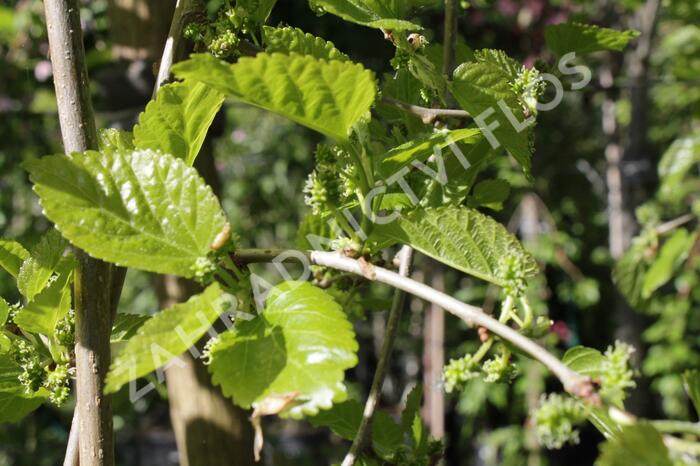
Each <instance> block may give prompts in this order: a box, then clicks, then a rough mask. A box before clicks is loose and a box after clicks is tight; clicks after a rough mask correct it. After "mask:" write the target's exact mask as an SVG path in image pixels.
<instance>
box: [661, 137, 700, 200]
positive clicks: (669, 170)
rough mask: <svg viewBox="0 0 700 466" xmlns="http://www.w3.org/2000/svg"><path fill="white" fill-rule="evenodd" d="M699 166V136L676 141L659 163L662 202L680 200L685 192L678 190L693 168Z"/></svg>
mask: <svg viewBox="0 0 700 466" xmlns="http://www.w3.org/2000/svg"><path fill="white" fill-rule="evenodd" d="M698 164H700V134H696V135H693V136H690V137H686V138H681V139H677V140H676V141H674V143H673V144H671V147H669V148H668V150H667V151H666V152H665V153H664V155H663V157H662V158H661V161H660V162H659V178H660V179H661V186H660V187H659V194H658V195H659V198H660V199H661V200H664V201H675V200H680V199H682V198H683V197H684V196H685V194H686V190H684V189H679V186H681V185H682V183H683V179H684V178H685V177H686V175H687V174H688V172H690V170H691V169H692V168H693V167H697V166H698Z"/></svg>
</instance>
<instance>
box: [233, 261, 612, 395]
mask: <svg viewBox="0 0 700 466" xmlns="http://www.w3.org/2000/svg"><path fill="white" fill-rule="evenodd" d="M289 252H290V251H289V250H285V249H240V250H238V251H236V252H235V253H234V257H233V258H234V260H235V261H236V262H237V263H240V264H247V263H253V262H271V261H272V260H273V259H275V258H276V257H278V256H280V257H284V258H285V261H289V260H294V258H298V257H299V254H301V255H303V256H305V257H306V258H307V259H308V260H309V262H310V263H311V264H315V265H321V266H324V267H329V268H332V269H336V270H341V271H344V272H350V273H354V274H356V275H360V276H363V277H365V278H366V279H368V280H373V281H376V282H379V283H384V284H386V285H390V286H393V287H394V288H398V289H400V290H403V291H405V292H407V293H410V294H412V295H414V296H417V297H419V298H421V299H424V300H426V301H429V302H432V303H435V304H437V305H438V306H440V307H442V308H443V309H445V310H447V311H448V312H450V313H452V314H453V315H455V316H457V317H459V318H460V319H462V320H463V321H465V322H466V323H467V324H468V325H470V326H475V327H485V328H486V329H488V330H489V331H490V332H491V333H493V334H494V335H497V336H499V337H500V338H502V339H504V340H506V341H508V342H510V343H511V344H512V345H513V346H515V347H517V348H519V349H521V350H522V351H523V352H525V353H527V354H528V355H530V356H531V357H532V358H534V359H536V360H538V361H539V362H540V363H542V364H543V365H544V366H545V367H547V369H549V370H550V371H551V372H552V373H553V374H554V375H555V376H556V377H557V378H558V379H559V381H560V382H561V383H562V385H563V386H564V389H565V390H566V391H567V392H569V393H570V394H572V395H574V396H578V397H580V398H583V399H584V400H586V401H589V402H591V403H593V404H597V403H599V401H600V399H599V397H598V394H597V393H596V390H595V387H594V385H593V382H592V381H591V379H590V377H586V376H583V375H581V374H579V373H577V372H575V371H572V370H571V369H569V368H568V367H567V366H566V365H564V363H562V362H561V361H560V360H559V359H557V358H556V357H555V356H553V355H552V354H551V353H550V352H548V351H547V350H546V349H544V348H542V347H541V346H540V345H538V344H537V343H535V342H534V341H532V340H530V339H529V338H527V337H526V336H523V335H521V334H520V333H518V332H517V331H515V330H513V329H512V328H510V327H508V326H506V325H504V324H502V323H500V322H498V321H497V320H496V319H494V318H493V317H491V316H489V315H487V314H485V313H484V312H483V311H482V310H481V309H480V308H478V307H476V306H472V305H470V304H466V303H463V302H461V301H459V300H457V299H455V298H453V297H452V296H449V295H447V294H445V293H442V292H440V291H437V290H435V289H434V288H431V287H429V286H427V285H425V284H424V283H420V282H418V281H416V280H413V279H411V278H408V277H403V276H401V275H399V274H398V273H396V272H392V271H390V270H387V269H384V268H381V267H377V266H375V265H372V264H368V263H366V262H364V261H359V260H357V259H352V258H350V257H346V256H343V255H341V254H339V253H337V252H326V251H308V252H306V253H304V252H300V251H296V252H297V253H298V254H296V255H294V256H290V255H289V254H288V253H289ZM283 253H285V254H284V255H282V254H283Z"/></svg>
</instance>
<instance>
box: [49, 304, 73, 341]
mask: <svg viewBox="0 0 700 466" xmlns="http://www.w3.org/2000/svg"><path fill="white" fill-rule="evenodd" d="M54 335H55V336H56V341H57V342H58V343H59V344H60V345H61V346H64V347H66V348H72V347H73V346H74V345H75V311H74V310H73V309H71V310H69V311H68V314H66V316H65V317H64V318H63V319H61V320H59V321H58V322H57V323H56V330H55V332H54Z"/></svg>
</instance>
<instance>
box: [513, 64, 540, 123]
mask: <svg viewBox="0 0 700 466" xmlns="http://www.w3.org/2000/svg"><path fill="white" fill-rule="evenodd" d="M511 88H512V89H513V92H514V93H515V95H517V96H518V97H520V101H521V102H522V104H523V107H524V110H526V111H527V112H528V115H536V114H537V102H538V100H539V98H540V97H541V96H542V93H543V92H544V90H545V81H544V80H543V79H542V77H541V76H540V72H539V71H538V70H537V68H525V67H524V66H523V67H522V69H521V70H520V73H518V77H517V78H516V80H515V82H514V83H513V84H512V85H511Z"/></svg>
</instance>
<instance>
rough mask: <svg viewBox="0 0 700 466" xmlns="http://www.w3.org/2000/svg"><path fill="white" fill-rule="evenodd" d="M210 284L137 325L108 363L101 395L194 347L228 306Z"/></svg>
mask: <svg viewBox="0 0 700 466" xmlns="http://www.w3.org/2000/svg"><path fill="white" fill-rule="evenodd" d="M225 297H226V295H224V294H223V293H222V291H221V287H220V286H219V285H218V284H216V283H214V284H212V285H209V287H208V288H207V289H206V290H204V291H203V292H202V293H200V294H198V295H195V296H192V297H191V298H190V299H189V300H187V302H185V303H181V304H175V305H174V306H172V307H170V308H168V309H166V310H164V311H161V312H159V313H158V314H156V315H155V316H153V317H152V318H151V319H148V320H147V321H146V322H145V323H143V325H141V326H140V327H139V329H138V331H137V333H136V335H135V336H133V337H132V338H130V339H129V341H128V343H127V344H126V345H125V346H124V348H123V349H121V350H120V351H119V354H118V355H117V357H116V358H115V359H114V362H112V367H111V368H110V370H109V374H107V382H106V385H105V392H107V393H113V392H116V391H117V390H119V388H120V387H122V386H123V385H124V384H127V383H129V382H130V381H132V380H135V379H137V378H139V377H143V376H144V375H146V374H148V373H150V372H153V371H154V370H155V369H157V368H159V367H161V366H163V365H165V364H167V363H168V362H169V361H171V360H172V359H174V358H176V357H177V356H179V355H181V354H182V353H184V352H185V351H187V349H188V348H190V347H192V346H194V345H195V344H196V343H197V342H198V341H199V339H200V338H201V337H202V336H203V335H204V334H205V333H207V331H208V330H209V328H210V327H211V324H212V322H214V321H215V320H216V319H217V317H219V316H220V315H221V314H222V313H223V312H225V311H226V310H227V309H228V306H229V305H230V304H231V303H230V302H229V301H228V300H227V299H225Z"/></svg>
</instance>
